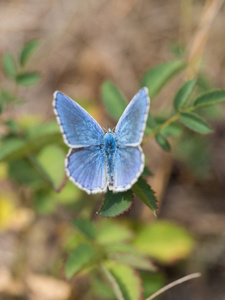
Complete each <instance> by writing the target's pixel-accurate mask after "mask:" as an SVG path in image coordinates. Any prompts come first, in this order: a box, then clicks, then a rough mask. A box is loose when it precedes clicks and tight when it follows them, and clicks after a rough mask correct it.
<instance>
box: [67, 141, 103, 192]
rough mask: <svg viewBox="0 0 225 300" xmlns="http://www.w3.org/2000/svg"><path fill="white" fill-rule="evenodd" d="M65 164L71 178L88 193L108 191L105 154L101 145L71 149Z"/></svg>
mask: <svg viewBox="0 0 225 300" xmlns="http://www.w3.org/2000/svg"><path fill="white" fill-rule="evenodd" d="M65 165H66V172H67V176H68V177H69V179H70V180H71V181H72V182H73V183H74V184H75V185H77V186H78V187H79V188H81V189H82V190H85V191H86V192H87V193H88V194H91V193H102V192H104V191H106V188H107V185H106V172H105V156H104V152H103V150H102V149H101V148H100V147H99V146H90V147H85V148H81V149H71V150H70V151H69V153H68V155H67V158H66V161H65Z"/></svg>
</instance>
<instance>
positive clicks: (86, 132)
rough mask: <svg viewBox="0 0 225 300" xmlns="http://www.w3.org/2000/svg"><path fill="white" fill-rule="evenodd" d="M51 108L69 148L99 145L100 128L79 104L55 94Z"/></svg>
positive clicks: (60, 94)
mask: <svg viewBox="0 0 225 300" xmlns="http://www.w3.org/2000/svg"><path fill="white" fill-rule="evenodd" d="M53 106H54V112H55V114H56V117H57V121H58V123H59V125H60V129H61V131H62V133H63V138H64V141H65V143H66V144H67V145H68V146H69V147H72V148H80V147H88V146H93V145H99V144H100V143H101V140H102V138H103V136H104V132H103V130H102V128H101V127H100V126H99V124H98V123H97V122H96V121H95V119H93V118H92V116H90V115H89V113H88V112H86V110H84V109H83V108H82V107H81V106H80V105H79V104H77V103H76V102H75V101H73V100H71V99H70V98H69V97H67V96H66V95H64V94H62V93H60V92H55V94H54V101H53Z"/></svg>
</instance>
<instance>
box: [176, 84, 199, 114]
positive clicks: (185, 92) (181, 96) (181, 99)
mask: <svg viewBox="0 0 225 300" xmlns="http://www.w3.org/2000/svg"><path fill="white" fill-rule="evenodd" d="M195 83H196V79H191V80H189V81H187V82H185V83H184V84H183V85H182V86H181V88H180V89H179V90H178V92H177V94H176V96H175V98H174V101H173V105H174V108H175V110H176V111H178V110H180V109H181V108H183V107H184V106H185V104H186V103H187V100H188V99H189V97H190V95H191V93H192V91H193V88H194V86H195Z"/></svg>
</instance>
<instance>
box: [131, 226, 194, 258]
mask: <svg viewBox="0 0 225 300" xmlns="http://www.w3.org/2000/svg"><path fill="white" fill-rule="evenodd" d="M134 245H135V246H136V247H137V248H138V249H139V250H140V251H142V252H143V253H145V254H146V255H149V256H150V257H152V258H155V259H157V260H158V261H160V262H163V263H173V262H174V261H176V260H178V259H183V258H186V257H187V256H188V255H189V254H190V253H191V251H192V249H193V247H194V239H193V237H192V236H191V235H190V234H189V232H188V231H187V230H186V229H184V228H183V227H181V226H180V225H177V224H175V223H172V222H168V221H157V222H154V223H152V224H149V225H146V226H145V227H142V228H141V230H140V232H139V233H138V234H137V236H136V240H135V241H134Z"/></svg>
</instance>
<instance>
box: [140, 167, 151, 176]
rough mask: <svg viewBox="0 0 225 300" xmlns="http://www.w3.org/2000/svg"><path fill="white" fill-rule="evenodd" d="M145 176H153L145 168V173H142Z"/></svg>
mask: <svg viewBox="0 0 225 300" xmlns="http://www.w3.org/2000/svg"><path fill="white" fill-rule="evenodd" d="M142 175H143V176H152V175H153V174H152V172H151V171H150V170H149V169H148V168H147V167H146V166H145V167H144V171H143V173H142Z"/></svg>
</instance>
